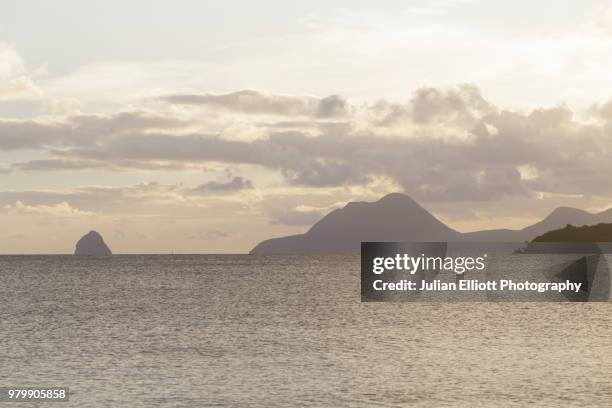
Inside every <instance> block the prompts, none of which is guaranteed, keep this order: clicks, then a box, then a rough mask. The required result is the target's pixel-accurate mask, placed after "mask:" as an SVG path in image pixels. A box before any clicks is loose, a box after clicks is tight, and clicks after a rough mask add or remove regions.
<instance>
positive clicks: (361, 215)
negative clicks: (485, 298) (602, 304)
mask: <svg viewBox="0 0 612 408" xmlns="http://www.w3.org/2000/svg"><path fill="white" fill-rule="evenodd" d="M600 222H612V209H610V210H607V211H603V212H601V213H595V214H593V213H589V212H587V211H583V210H579V209H576V208H569V207H560V208H557V209H556V210H554V211H553V212H552V213H550V214H549V215H548V216H547V217H546V218H544V219H543V220H542V221H540V222H538V223H535V224H533V225H530V226H528V227H526V228H523V229H521V230H509V229H497V230H485V231H475V232H468V233H463V234H462V233H460V232H458V231H455V230H453V229H452V228H449V227H448V226H446V225H445V224H444V223H442V222H441V221H439V220H438V219H436V218H435V217H434V216H433V215H431V214H430V213H429V212H428V211H427V210H425V209H424V208H423V207H421V206H420V205H419V204H418V203H417V202H416V201H414V200H413V199H412V198H410V197H409V196H407V195H405V194H400V193H392V194H389V195H387V196H385V197H383V198H381V199H380V200H378V201H376V202H373V203H368V202H351V203H348V204H347V205H346V206H345V207H344V208H341V209H337V210H334V211H332V212H331V213H329V214H328V215H326V216H325V217H323V218H322V219H321V220H320V221H319V222H317V223H316V224H315V225H313V226H312V227H311V228H310V230H308V231H307V232H306V233H305V234H299V235H292V236H288V237H282V238H273V239H269V240H266V241H263V242H261V243H259V244H258V245H257V246H256V247H255V248H253V249H252V250H251V254H324V253H339V254H341V253H357V252H359V249H360V243H361V242H362V241H389V242H393V241H398V242H402V241H404V242H428V241H429V242H432V241H447V242H466V241H468V242H524V241H530V240H532V239H533V238H535V237H536V236H538V235H541V234H543V233H545V232H547V231H550V230H552V229H556V228H560V227H563V226H564V225H566V224H575V225H583V224H598V223H600Z"/></svg>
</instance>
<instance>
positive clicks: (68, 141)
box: [0, 111, 191, 150]
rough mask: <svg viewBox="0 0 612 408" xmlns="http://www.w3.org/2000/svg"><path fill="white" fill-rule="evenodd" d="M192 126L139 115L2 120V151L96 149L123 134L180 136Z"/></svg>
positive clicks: (129, 113) (177, 120)
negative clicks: (162, 132)
mask: <svg viewBox="0 0 612 408" xmlns="http://www.w3.org/2000/svg"><path fill="white" fill-rule="evenodd" d="M189 126H191V124H190V123H186V122H185V121H183V120H180V119H175V118H170V117H164V116H161V115H156V114H151V113H147V112H139V111H134V112H120V113H117V114H114V115H74V116H70V117H67V118H59V119H49V118H44V119H39V120H14V119H13V120H9V119H0V150H16V149H42V148H48V147H63V146H68V147H70V146H72V147H74V146H88V145H96V144H99V143H102V142H104V141H105V140H107V139H112V138H115V137H117V136H120V135H123V134H128V133H129V134H141V133H146V132H151V131H155V130H157V131H159V130H167V131H174V132H176V131H180V130H182V129H185V128H188V127H189Z"/></svg>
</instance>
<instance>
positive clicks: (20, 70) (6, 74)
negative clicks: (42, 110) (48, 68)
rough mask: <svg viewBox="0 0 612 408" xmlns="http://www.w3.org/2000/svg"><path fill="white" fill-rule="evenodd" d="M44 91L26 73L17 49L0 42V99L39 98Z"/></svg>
mask: <svg viewBox="0 0 612 408" xmlns="http://www.w3.org/2000/svg"><path fill="white" fill-rule="evenodd" d="M42 94H43V92H42V91H41V90H40V89H39V88H38V87H37V86H36V85H35V84H34V81H33V80H32V79H31V78H29V77H28V76H27V75H26V72H25V66H24V62H23V60H22V58H21V56H20V55H19V54H18V53H17V51H16V50H15V49H14V48H13V47H11V46H9V45H6V44H3V43H1V42H0V101H11V100H18V99H37V98H40V97H41V96H42Z"/></svg>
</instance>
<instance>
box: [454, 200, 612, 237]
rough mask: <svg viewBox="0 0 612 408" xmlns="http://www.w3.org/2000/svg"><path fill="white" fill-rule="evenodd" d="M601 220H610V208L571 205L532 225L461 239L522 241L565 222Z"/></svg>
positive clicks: (585, 222) (584, 222)
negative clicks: (596, 210)
mask: <svg viewBox="0 0 612 408" xmlns="http://www.w3.org/2000/svg"><path fill="white" fill-rule="evenodd" d="M601 222H612V209H608V210H606V211H602V212H600V213H590V212H588V211H584V210H580V209H578V208H571V207H559V208H557V209H555V210H554V211H553V212H551V213H550V214H549V215H548V216H546V218H544V219H543V220H542V221H540V222H536V223H535V224H533V225H530V226H528V227H525V228H523V229H520V230H509V229H498V230H484V231H475V232H467V233H465V234H463V240H465V241H472V242H489V241H497V242H504V241H506V242H524V241H531V240H532V239H534V238H535V237H537V236H538V235H542V234H544V233H545V232H548V231H550V230H553V229H557V228H561V227H563V226H565V225H567V224H572V225H593V224H599V223H601Z"/></svg>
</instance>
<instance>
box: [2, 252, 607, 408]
mask: <svg viewBox="0 0 612 408" xmlns="http://www.w3.org/2000/svg"><path fill="white" fill-rule="evenodd" d="M611 379H612V305H611V304H609V303H478V302H476V303H362V302H361V299H360V260H359V257H358V256H249V255H219V256H217V255H193V256H192V255H174V256H172V255H157V256H151V255H146V256H139V255H126V256H112V257H100V258H96V257H75V256H0V387H26V386H27V387H43V388H44V387H68V388H69V393H70V400H69V401H68V402H57V403H51V402H45V403H10V404H8V405H7V407H8V406H9V405H10V406H11V407H19V406H23V407H39V406H40V407H47V406H49V407H51V406H58V407H146V408H151V407H266V408H269V407H293V406H307V407H373V406H377V407H500V406H502V407H513V406H516V407H524V406H529V405H532V406H542V407H549V406H550V407H553V406H563V407H574V406H575V407H585V406H587V407H598V406H600V407H609V406H612V381H611Z"/></svg>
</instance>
